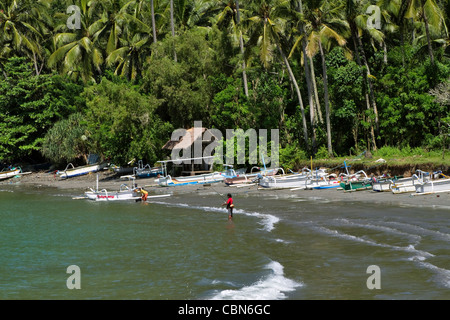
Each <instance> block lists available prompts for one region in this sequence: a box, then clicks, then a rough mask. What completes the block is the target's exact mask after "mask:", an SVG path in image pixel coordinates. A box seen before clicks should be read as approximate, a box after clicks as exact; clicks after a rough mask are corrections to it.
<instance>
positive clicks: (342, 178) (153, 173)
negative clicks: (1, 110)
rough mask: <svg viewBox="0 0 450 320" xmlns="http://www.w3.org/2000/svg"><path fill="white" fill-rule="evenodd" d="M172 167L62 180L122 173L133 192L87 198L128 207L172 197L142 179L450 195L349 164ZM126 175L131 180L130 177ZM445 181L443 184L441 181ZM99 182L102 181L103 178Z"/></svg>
mask: <svg viewBox="0 0 450 320" xmlns="http://www.w3.org/2000/svg"><path fill="white" fill-rule="evenodd" d="M168 162H169V161H160V163H161V166H160V167H151V166H150V165H148V164H147V165H144V164H143V162H142V161H141V160H140V161H139V162H138V165H137V166H136V167H132V168H119V167H116V166H110V165H108V164H106V163H95V164H90V165H87V166H82V167H74V166H73V164H71V163H69V164H68V165H67V167H66V168H65V169H64V170H60V171H57V172H56V175H58V176H59V177H60V178H61V179H68V178H71V177H76V176H80V175H85V174H89V173H94V172H98V171H101V170H104V169H108V168H112V169H113V170H114V171H115V172H116V173H118V174H120V175H122V177H124V178H128V179H130V180H132V181H133V183H132V186H131V187H128V186H127V185H126V184H122V185H121V186H120V189H119V190H117V191H112V192H111V191H108V190H105V189H100V190H99V188H98V179H97V187H96V189H95V190H94V189H90V191H88V192H86V193H85V195H84V197H82V198H86V199H90V200H96V201H122V200H147V199H148V198H159V197H166V196H168V195H155V196H148V192H147V191H146V190H144V189H143V188H138V187H137V185H136V183H135V179H136V178H149V177H155V178H156V179H155V183H156V185H159V186H161V187H179V186H188V185H202V184H203V185H204V184H212V183H224V184H225V185H227V186H230V187H237V188H240V187H244V186H251V185H256V186H258V188H261V189H289V190H292V191H294V190H306V189H318V190H320V189H333V188H334V189H337V190H343V191H344V192H352V191H360V190H372V191H376V192H392V193H394V194H398V193H412V194H414V195H419V194H432V193H441V192H450V177H448V176H446V175H444V174H443V173H442V172H433V173H429V172H425V171H421V170H417V171H416V173H415V174H414V175H412V176H411V177H403V176H394V177H391V176H386V175H383V176H379V177H375V176H371V177H369V176H368V175H367V174H366V173H365V172H364V171H363V170H360V171H358V172H356V173H349V171H348V166H347V164H346V163H345V162H344V167H343V168H345V173H340V174H339V175H338V174H335V173H328V172H327V171H328V170H327V169H324V168H320V169H316V170H311V169H309V168H303V169H302V170H301V171H300V172H292V171H291V172H290V173H288V174H286V173H285V171H284V170H283V169H282V168H266V167H265V166H264V168H260V167H253V168H251V170H250V173H247V172H246V168H242V169H234V168H233V166H231V165H225V167H226V169H225V170H224V171H220V172H219V171H216V172H210V173H205V174H199V175H194V176H179V177H172V176H171V175H169V174H167V163H168ZM20 174H24V173H22V170H21V169H20V168H9V170H4V171H1V172H0V180H3V179H8V178H10V177H14V176H18V175H20ZM124 174H126V175H124ZM441 177H443V178H441ZM97 178H98V176H97Z"/></svg>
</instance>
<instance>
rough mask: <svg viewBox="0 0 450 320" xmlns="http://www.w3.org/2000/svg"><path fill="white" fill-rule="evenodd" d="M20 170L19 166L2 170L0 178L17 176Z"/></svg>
mask: <svg viewBox="0 0 450 320" xmlns="http://www.w3.org/2000/svg"><path fill="white" fill-rule="evenodd" d="M21 172H22V169H20V168H11V169H10V170H2V171H1V172H0V180H6V179H9V178H12V177H15V176H17V175H18V174H20V173H21Z"/></svg>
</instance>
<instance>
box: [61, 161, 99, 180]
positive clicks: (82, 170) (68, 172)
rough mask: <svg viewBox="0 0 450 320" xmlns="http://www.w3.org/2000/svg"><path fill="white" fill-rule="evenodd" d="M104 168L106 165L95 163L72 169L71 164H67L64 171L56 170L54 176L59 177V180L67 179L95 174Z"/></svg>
mask: <svg viewBox="0 0 450 320" xmlns="http://www.w3.org/2000/svg"><path fill="white" fill-rule="evenodd" d="M106 166H107V164H106V163H96V164H90V165H86V166H81V167H74V165H73V164H72V163H69V164H68V165H67V166H66V168H65V169H64V170H62V171H59V170H58V171H57V172H56V174H57V175H59V176H60V178H61V179H67V178H73V177H77V176H82V175H85V174H89V173H92V172H97V171H100V170H103V169H104V168H105V167H106Z"/></svg>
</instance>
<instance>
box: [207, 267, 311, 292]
mask: <svg viewBox="0 0 450 320" xmlns="http://www.w3.org/2000/svg"><path fill="white" fill-rule="evenodd" d="M266 269H270V270H271V273H270V274H269V275H267V276H265V277H263V278H262V279H261V280H259V281H257V282H255V283H253V284H251V285H249V286H245V287H242V288H240V289H236V290H229V289H228V290H223V291H220V292H218V293H216V294H215V295H214V296H213V297H211V300H281V299H286V294H285V293H287V292H292V291H294V290H295V289H296V288H298V287H301V286H303V284H302V283H299V282H296V281H294V280H291V279H288V278H286V277H285V276H284V271H283V270H284V267H283V266H282V265H281V264H280V263H278V262H276V261H272V262H270V263H269V264H268V265H266Z"/></svg>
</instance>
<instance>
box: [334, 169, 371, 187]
mask: <svg viewBox="0 0 450 320" xmlns="http://www.w3.org/2000/svg"><path fill="white" fill-rule="evenodd" d="M361 173H362V174H363V175H364V178H363V179H360V176H361ZM347 178H348V179H347V181H341V182H340V183H339V184H340V187H341V188H342V189H343V190H344V191H356V190H367V189H371V188H372V180H371V179H370V178H369V177H368V176H367V174H366V173H365V172H364V171H363V170H360V171H358V172H356V173H355V174H353V175H349V176H348V177H347Z"/></svg>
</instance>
